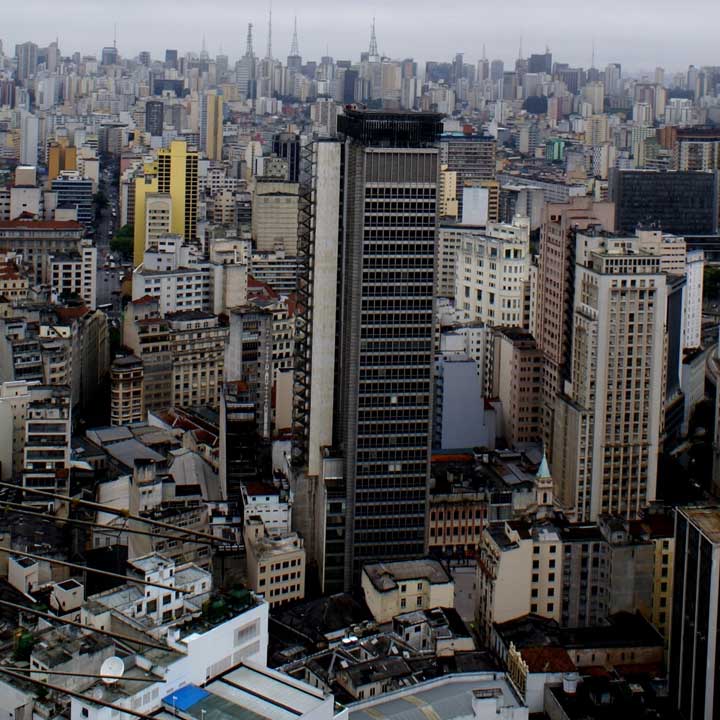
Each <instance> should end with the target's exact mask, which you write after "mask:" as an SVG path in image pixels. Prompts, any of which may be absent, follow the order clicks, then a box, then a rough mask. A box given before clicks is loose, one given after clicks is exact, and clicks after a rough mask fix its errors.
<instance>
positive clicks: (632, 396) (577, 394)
mask: <svg viewBox="0 0 720 720" xmlns="http://www.w3.org/2000/svg"><path fill="white" fill-rule="evenodd" d="M577 248H578V249H577V259H576V264H575V287H574V302H573V312H572V316H571V322H572V336H571V337H572V342H571V352H570V374H569V378H568V379H567V380H566V382H565V384H564V388H563V392H562V393H558V394H557V395H556V398H555V408H554V431H553V454H552V467H553V477H554V479H555V483H556V492H555V497H556V499H558V500H559V501H560V505H561V507H563V509H565V510H566V511H567V512H569V513H570V514H572V515H574V516H575V517H576V518H577V519H578V520H579V521H581V522H587V521H596V520H597V519H598V518H599V517H600V516H601V515H603V514H617V515H623V516H625V517H628V518H633V517H638V516H639V515H640V514H641V512H642V510H643V509H644V508H645V507H647V505H648V504H649V503H651V502H652V501H653V500H655V497H656V483H657V467H658V456H659V453H660V438H661V434H662V422H663V403H664V400H665V379H666V372H667V354H666V352H665V350H666V347H667V345H666V344H667V342H668V340H667V302H668V282H667V279H668V276H667V275H666V274H665V273H664V272H663V269H662V261H663V258H662V257H661V255H660V254H657V253H652V252H648V251H646V250H645V249H643V248H642V247H641V239H640V238H611V237H608V236H607V234H604V233H600V232H597V233H594V232H589V231H588V232H586V233H583V234H582V236H580V237H579V238H578V243H577Z"/></svg>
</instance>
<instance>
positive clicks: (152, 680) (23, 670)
mask: <svg viewBox="0 0 720 720" xmlns="http://www.w3.org/2000/svg"><path fill="white" fill-rule="evenodd" d="M13 670H15V671H16V672H21V673H35V674H36V675H62V676H63V677H84V678H95V679H96V680H130V681H132V682H141V683H156V682H164V680H163V679H162V678H158V677H155V678H142V677H127V676H125V675H96V674H95V673H80V672H65V671H63V670H45V669H44V668H43V669H38V668H19V667H16V668H13Z"/></svg>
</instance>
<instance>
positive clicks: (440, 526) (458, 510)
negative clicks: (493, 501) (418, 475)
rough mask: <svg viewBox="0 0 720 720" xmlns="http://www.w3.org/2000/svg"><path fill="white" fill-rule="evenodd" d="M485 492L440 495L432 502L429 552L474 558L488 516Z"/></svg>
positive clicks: (468, 491)
mask: <svg viewBox="0 0 720 720" xmlns="http://www.w3.org/2000/svg"><path fill="white" fill-rule="evenodd" d="M487 505H488V501H487V497H486V495H485V493H484V492H475V491H473V490H469V489H467V490H466V489H462V490H458V491H451V492H443V493H436V492H432V491H431V493H430V496H429V502H428V541H427V542H428V549H429V550H430V552H432V553H435V552H440V553H442V554H449V553H463V552H465V553H467V554H468V555H472V554H473V553H474V551H475V550H476V549H477V547H478V545H479V544H480V536H481V533H482V530H483V527H484V526H485V518H486V515H487Z"/></svg>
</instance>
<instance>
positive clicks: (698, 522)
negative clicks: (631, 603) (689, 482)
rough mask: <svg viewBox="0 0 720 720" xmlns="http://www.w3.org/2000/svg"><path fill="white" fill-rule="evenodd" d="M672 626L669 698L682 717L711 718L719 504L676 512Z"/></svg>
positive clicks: (718, 679) (719, 591) (716, 696)
mask: <svg viewBox="0 0 720 720" xmlns="http://www.w3.org/2000/svg"><path fill="white" fill-rule="evenodd" d="M673 573H674V589H673V606H672V607H673V609H672V626H671V630H670V661H669V663H670V667H669V675H670V698H671V702H672V707H673V709H674V710H675V711H676V712H677V713H678V716H679V717H680V718H682V719H683V720H696V719H697V720H711V718H716V717H717V715H718V710H719V709H720V675H718V659H719V658H720V645H718V630H719V629H720V610H719V608H718V598H720V509H718V508H716V507H713V508H680V509H678V510H677V511H676V513H675V562H674V571H673Z"/></svg>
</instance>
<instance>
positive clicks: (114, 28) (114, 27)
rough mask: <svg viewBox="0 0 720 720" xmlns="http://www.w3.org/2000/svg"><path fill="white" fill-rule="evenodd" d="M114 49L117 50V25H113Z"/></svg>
mask: <svg viewBox="0 0 720 720" xmlns="http://www.w3.org/2000/svg"><path fill="white" fill-rule="evenodd" d="M113 47H114V48H115V49H116V50H117V23H113Z"/></svg>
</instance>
